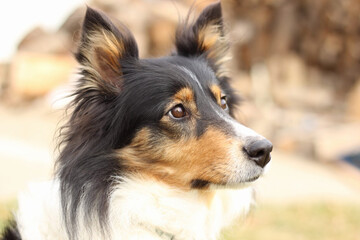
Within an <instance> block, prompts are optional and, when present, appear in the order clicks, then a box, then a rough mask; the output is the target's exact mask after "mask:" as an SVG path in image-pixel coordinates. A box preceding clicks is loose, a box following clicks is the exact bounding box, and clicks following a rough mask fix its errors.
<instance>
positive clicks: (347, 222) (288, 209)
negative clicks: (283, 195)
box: [223, 203, 360, 240]
mask: <svg viewBox="0 0 360 240" xmlns="http://www.w3.org/2000/svg"><path fill="white" fill-rule="evenodd" d="M239 239H246V240H264V239H266V240H340V239H341V240H360V204H359V205H355V204H354V205H341V204H330V203H328V204H325V203H317V204H303V205H290V206H280V205H276V206H274V205H272V206H261V207H258V208H257V209H255V210H254V211H253V212H252V213H251V214H250V216H249V217H248V218H247V219H246V220H245V221H242V223H239V224H238V225H237V226H236V227H233V228H232V229H229V230H228V231H226V232H225V233H224V237H223V240H239Z"/></svg>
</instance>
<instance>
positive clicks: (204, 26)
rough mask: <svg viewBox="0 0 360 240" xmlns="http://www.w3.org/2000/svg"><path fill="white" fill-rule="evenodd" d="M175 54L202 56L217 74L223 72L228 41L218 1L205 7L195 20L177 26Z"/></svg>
mask: <svg viewBox="0 0 360 240" xmlns="http://www.w3.org/2000/svg"><path fill="white" fill-rule="evenodd" d="M175 45H176V50H177V54H178V55H180V56H185V57H197V56H204V57H206V59H207V60H208V61H209V62H210V64H211V65H212V67H213V68H214V70H215V72H216V74H217V75H222V73H223V63H224V62H225V61H226V60H227V58H228V56H227V50H228V48H229V44H228V41H227V40H226V38H225V34H224V25H223V19H222V13H221V4H220V2H218V3H215V4H212V5H210V6H208V7H206V8H205V9H204V10H203V11H202V13H201V14H200V16H199V17H198V18H197V20H196V21H195V22H194V23H192V24H190V23H188V21H187V22H186V23H185V24H184V25H183V26H181V27H179V28H178V30H177V32H176V36H175Z"/></svg>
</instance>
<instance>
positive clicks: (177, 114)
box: [169, 104, 187, 119]
mask: <svg viewBox="0 0 360 240" xmlns="http://www.w3.org/2000/svg"><path fill="white" fill-rule="evenodd" d="M169 115H170V117H172V118H174V119H180V118H183V117H185V116H186V115H187V112H186V110H185V108H184V106H183V105H181V104H179V105H176V106H175V107H173V108H172V109H171V110H170V111H169Z"/></svg>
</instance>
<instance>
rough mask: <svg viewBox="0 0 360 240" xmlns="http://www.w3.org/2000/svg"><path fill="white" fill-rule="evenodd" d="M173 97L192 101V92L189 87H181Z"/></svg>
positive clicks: (183, 100)
mask: <svg viewBox="0 0 360 240" xmlns="http://www.w3.org/2000/svg"><path fill="white" fill-rule="evenodd" d="M174 99H175V100H180V101H182V102H191V101H194V92H193V91H192V90H191V89H190V88H187V87H186V88H182V89H181V90H180V91H178V92H177V93H176V94H175V95H174Z"/></svg>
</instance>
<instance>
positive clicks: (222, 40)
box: [198, 23, 231, 77]
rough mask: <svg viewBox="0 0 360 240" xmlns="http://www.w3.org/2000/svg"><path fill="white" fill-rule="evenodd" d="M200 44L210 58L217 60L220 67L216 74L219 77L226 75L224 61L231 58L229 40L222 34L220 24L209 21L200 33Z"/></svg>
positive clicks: (216, 62)
mask: <svg viewBox="0 0 360 240" xmlns="http://www.w3.org/2000/svg"><path fill="white" fill-rule="evenodd" d="M198 41H199V44H202V48H203V49H204V50H205V51H206V52H207V54H208V55H207V56H208V58H210V59H212V60H214V61H215V64H216V65H217V67H218V71H217V72H216V75H217V76H218V77H223V76H226V73H227V69H226V68H225V66H224V63H225V62H227V61H228V60H230V59H231V56H229V51H228V40H227V38H226V36H222V35H221V32H220V26H218V25H215V24H212V23H209V24H208V25H206V26H205V27H204V28H202V29H200V31H199V33H198Z"/></svg>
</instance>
